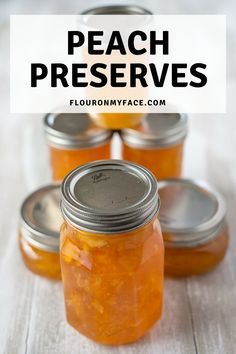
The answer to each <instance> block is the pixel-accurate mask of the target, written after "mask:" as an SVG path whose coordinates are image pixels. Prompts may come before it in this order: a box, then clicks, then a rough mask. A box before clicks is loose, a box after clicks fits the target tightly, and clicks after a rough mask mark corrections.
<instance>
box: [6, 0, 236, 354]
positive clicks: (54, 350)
mask: <svg viewBox="0 0 236 354" xmlns="http://www.w3.org/2000/svg"><path fill="white" fill-rule="evenodd" d="M69 3H70V4H71V2H69ZM27 4H29V2H28V3H27ZM43 4H44V5H45V2H43ZM64 6H65V4H64ZM44 9H46V5H45V7H44ZM12 12H14V11H12ZM23 12H24V11H23ZM42 12H43V10H42ZM44 12H46V11H44ZM51 12H52V11H51ZM62 12H63V11H62ZM199 12H201V11H199ZM222 12H223V11H222ZM0 31H1V32H0V53H7V51H8V46H9V45H8V29H7V26H3V25H2V26H1V25H0ZM8 64H9V58H8V56H7V54H5V55H4V56H1V58H0V210H1V212H0V353H5V354H23V353H25V354H96V353H99V354H103V353H109V354H116V353H117V354H118V353H120V354H122V353H125V354H131V353H135V354H139V353H140V354H162V353H163V354H173V353H175V354H195V353H198V354H216V353H217V354H218V353H219V354H223V353H227V354H234V353H236V261H235V254H236V239H235V234H236V213H235V211H236V199H235V198H236V109H235V108H234V107H235V105H234V100H235V98H234V92H235V90H236V81H234V80H231V81H230V82H229V85H228V89H229V95H228V114H227V115H225V116H224V115H222V116H219V115H215V116H214V115H208V116H196V117H192V118H191V120H190V132H189V137H188V140H187V144H186V149H185V152H186V154H185V167H184V174H185V176H187V177H195V178H204V179H206V180H207V181H208V182H210V183H212V184H213V185H214V186H215V187H216V188H218V189H219V191H220V192H222V193H223V194H224V196H225V198H226V200H227V204H228V221H229V227H230V234H231V242H230V249H229V252H228V253H227V256H226V258H225V260H224V261H223V263H222V264H221V265H220V266H219V267H218V268H217V269H215V270H214V271H212V272H211V273H209V274H207V275H204V276H198V277H193V278H188V279H182V280H174V279H166V281H165V291H164V312H163V317H162V320H161V321H160V322H159V323H158V324H157V325H156V326H155V327H154V328H153V329H152V330H151V331H150V332H149V333H148V334H147V335H146V336H145V337H144V338H143V339H141V340H140V341H139V342H137V343H135V344H132V345H126V346H119V347H106V346H101V345H98V344H95V343H93V342H91V341H90V340H88V339H86V338H84V337H83V336H81V335H80V334H79V333H77V332H76V331H75V330H74V329H73V328H71V327H70V326H69V325H68V324H67V322H66V319H65V312H64V303H63V294H62V285H61V283H60V282H50V281H48V280H45V279H43V278H40V277H38V276H36V275H33V274H32V273H30V272H29V271H28V270H27V269H26V268H25V266H24V265H23V262H22V260H21V256H20V253H19V249H18V242H17V238H18V231H17V230H18V217H19V207H20V204H21V202H22V199H23V198H24V197H25V196H26V195H27V194H28V193H29V192H31V191H32V190H34V189H36V188H37V187H39V186H41V185H44V184H46V183H48V182H49V181H50V173H49V167H48V157H47V149H46V146H45V141H44V138H43V132H42V121H41V120H42V117H41V116H23V115H21V116H20V115H10V114H9V83H8V81H9V80H8V69H6V68H7V67H8ZM118 147H119V145H118V143H116V144H115V146H114V150H115V156H116V157H117V156H118Z"/></svg>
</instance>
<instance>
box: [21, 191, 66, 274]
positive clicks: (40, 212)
mask: <svg viewBox="0 0 236 354" xmlns="http://www.w3.org/2000/svg"><path fill="white" fill-rule="evenodd" d="M59 200H60V187H59V186H57V185H48V186H45V187H42V188H40V189H37V190H36V191H34V192H33V193H31V194H30V195H29V196H28V197H27V198H26V199H25V200H24V202H23V204H22V206H21V215H20V228H19V245H20V251H21V255H22V258H23V261H24V263H25V265H26V267H27V268H28V269H30V270H31V271H32V272H33V273H35V274H38V275H41V276H44V277H47V278H50V279H55V280H56V279H60V278H61V270H60V257H59V237H60V226H61V224H62V222H63V218H62V215H61V211H60V206H59Z"/></svg>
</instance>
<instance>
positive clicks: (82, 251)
mask: <svg viewBox="0 0 236 354" xmlns="http://www.w3.org/2000/svg"><path fill="white" fill-rule="evenodd" d="M61 207H62V213H63V215H64V219H65V222H64V224H63V226H62V228H61V246H60V252H61V269H62V280H63V286H64V295H65V304H66V313H67V320H68V322H69V323H70V324H71V325H72V326H73V327H74V328H75V329H77V330H78V331H79V332H80V333H82V334H84V335H85V336H87V337H89V338H91V339H93V340H95V341H97V342H99V343H103V344H124V343H128V342H132V341H135V340H137V339H138V338H140V337H141V336H143V335H144V334H145V333H146V331H147V330H148V329H149V328H150V327H151V326H152V325H153V324H154V323H155V322H156V321H157V320H158V319H159V318H160V316H161V310H162V289H163V268H164V264H163V261H164V259H163V257H164V248H163V241H162V235H161V230H160V226H159V222H158V220H157V212H158V209H159V198H158V194H157V182H156V180H155V178H154V176H153V175H152V174H151V173H150V172H149V171H147V170H146V169H144V168H142V167H141V166H138V165H135V164H131V163H128V162H125V161H121V160H110V161H99V162H94V163H90V164H87V165H85V166H82V167H80V168H78V169H76V170H74V171H73V172H72V173H71V174H69V175H68V176H67V177H66V179H65V180H64V181H63V185H62V204H61Z"/></svg>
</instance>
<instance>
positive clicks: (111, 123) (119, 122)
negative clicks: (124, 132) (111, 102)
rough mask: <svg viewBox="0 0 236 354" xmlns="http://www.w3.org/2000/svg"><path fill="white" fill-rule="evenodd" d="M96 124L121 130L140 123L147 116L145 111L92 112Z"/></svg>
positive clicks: (91, 115)
mask: <svg viewBox="0 0 236 354" xmlns="http://www.w3.org/2000/svg"><path fill="white" fill-rule="evenodd" d="M90 117H91V119H92V120H93V121H94V123H95V124H96V125H98V126H99V127H102V128H105V129H113V130H120V129H123V128H128V127H133V126H135V125H137V124H139V123H140V122H141V121H142V120H143V118H144V117H145V114H144V113H96V114H95V113H93V114H92V113H91V114H90Z"/></svg>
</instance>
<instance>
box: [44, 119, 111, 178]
mask: <svg viewBox="0 0 236 354" xmlns="http://www.w3.org/2000/svg"><path fill="white" fill-rule="evenodd" d="M44 128H45V133H46V138H47V141H48V144H49V152H50V159H51V168H52V177H53V180H54V181H60V180H62V179H63V178H64V177H65V176H66V175H67V174H68V173H69V172H71V171H72V170H73V169H74V168H76V167H78V166H81V165H83V164H85V163H87V162H91V161H94V160H100V159H109V158H110V153H111V151H110V150H111V147H110V145H111V137H112V132H111V131H110V130H105V129H101V128H98V127H97V126H95V125H94V124H93V122H92V121H91V120H90V119H89V117H88V115H86V114H72V113H63V114H58V113H50V114H48V115H47V116H46V117H45V120H44Z"/></svg>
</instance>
